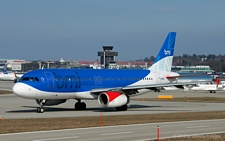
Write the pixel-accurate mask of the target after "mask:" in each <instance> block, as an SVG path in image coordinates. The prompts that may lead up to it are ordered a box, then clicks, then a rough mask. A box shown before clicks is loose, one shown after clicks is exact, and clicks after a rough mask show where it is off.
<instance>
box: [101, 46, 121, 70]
mask: <svg viewBox="0 0 225 141" xmlns="http://www.w3.org/2000/svg"><path fill="white" fill-rule="evenodd" d="M102 48H103V50H104V51H102V52H98V56H100V62H101V65H102V66H103V68H108V67H109V64H110V63H116V58H115V57H116V56H118V52H112V49H113V46H102Z"/></svg>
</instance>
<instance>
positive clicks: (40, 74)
mask: <svg viewBox="0 0 225 141" xmlns="http://www.w3.org/2000/svg"><path fill="white" fill-rule="evenodd" d="M175 38H176V33H175V32H170V33H169V34H168V36H167V38H166V40H165V42H164V44H163V46H162V48H161V49H160V51H159V53H158V55H157V57H156V60H155V62H154V64H153V65H152V67H151V68H150V69H149V70H122V69H117V70H113V69H39V70H34V71H30V72H27V73H26V74H24V75H23V76H22V78H21V79H20V80H19V81H18V82H17V83H15V84H14V86H13V92H14V93H15V94H16V95H17V96H19V97H23V98H28V99H35V100H36V102H37V103H38V104H39V105H40V107H38V108H37V112H41V113H42V112H44V108H43V106H53V105H58V104H61V103H64V102H66V101H67V99H75V100H77V101H78V102H76V103H75V105H74V107H75V109H76V110H85V109H86V104H85V103H84V102H81V100H82V99H97V100H98V103H99V105H100V106H103V107H113V108H115V109H116V110H118V111H126V110H127V104H128V103H129V101H130V96H136V95H139V94H144V93H147V92H150V91H151V90H154V89H156V88H158V87H164V86H177V87H182V85H183V84H189V83H177V81H176V80H177V77H179V74H178V73H174V72H171V66H172V59H173V53H174V46H175ZM191 84H193V83H191Z"/></svg>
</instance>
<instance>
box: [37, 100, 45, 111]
mask: <svg viewBox="0 0 225 141" xmlns="http://www.w3.org/2000/svg"><path fill="white" fill-rule="evenodd" d="M45 102H46V100H45V99H40V100H39V105H40V107H38V108H37V113H44V108H43V106H44V104H45Z"/></svg>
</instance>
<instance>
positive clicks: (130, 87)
mask: <svg viewBox="0 0 225 141" xmlns="http://www.w3.org/2000/svg"><path fill="white" fill-rule="evenodd" d="M197 83H199V81H195V82H178V83H176V82H174V83H164V84H149V85H137V86H126V87H112V88H99V89H98V88H97V89H96V88H95V89H92V90H91V92H92V93H101V92H106V91H121V92H122V91H123V90H140V89H152V88H157V87H168V86H176V87H177V88H182V87H183V86H184V85H194V84H197Z"/></svg>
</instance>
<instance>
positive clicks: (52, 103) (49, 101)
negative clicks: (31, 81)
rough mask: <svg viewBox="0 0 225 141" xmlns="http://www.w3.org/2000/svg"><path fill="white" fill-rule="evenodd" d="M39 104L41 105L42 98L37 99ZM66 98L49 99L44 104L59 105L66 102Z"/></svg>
mask: <svg viewBox="0 0 225 141" xmlns="http://www.w3.org/2000/svg"><path fill="white" fill-rule="evenodd" d="M36 102H37V104H38V105H40V100H39V99H36ZM65 102H66V99H47V100H46V101H45V103H44V106H54V105H59V104H61V103H65Z"/></svg>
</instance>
